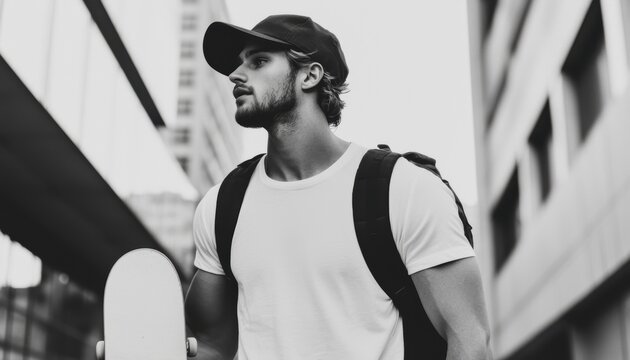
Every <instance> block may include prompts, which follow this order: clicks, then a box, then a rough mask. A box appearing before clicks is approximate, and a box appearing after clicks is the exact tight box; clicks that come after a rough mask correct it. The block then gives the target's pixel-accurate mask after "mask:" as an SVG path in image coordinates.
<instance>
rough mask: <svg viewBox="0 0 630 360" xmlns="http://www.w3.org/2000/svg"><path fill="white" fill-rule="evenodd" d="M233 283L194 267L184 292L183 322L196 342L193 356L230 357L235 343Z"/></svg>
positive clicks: (212, 359) (223, 359)
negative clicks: (184, 317)
mask: <svg viewBox="0 0 630 360" xmlns="http://www.w3.org/2000/svg"><path fill="white" fill-rule="evenodd" d="M236 300H237V290H236V286H235V285H234V284H233V283H231V282H229V280H228V279H227V278H226V277H225V276H223V275H215V274H212V273H209V272H206V271H202V270H197V272H196V273H195V276H194V277H193V279H192V282H191V283H190V287H189V289H188V293H187V294H186V303H185V307H186V325H187V326H188V328H189V329H190V330H191V331H192V333H193V335H194V336H195V337H196V338H197V341H198V343H199V350H198V354H197V357H196V359H199V360H232V359H233V358H234V355H235V354H236V350H237V345H238V324H237V320H236Z"/></svg>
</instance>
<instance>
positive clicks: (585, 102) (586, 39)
mask: <svg viewBox="0 0 630 360" xmlns="http://www.w3.org/2000/svg"><path fill="white" fill-rule="evenodd" d="M562 73H563V74H564V76H565V77H566V78H567V79H568V80H569V84H570V89H569V92H570V93H569V94H568V95H569V96H570V97H571V98H572V99H573V101H571V103H572V104H574V105H571V106H574V107H575V110H577V111H576V113H577V118H576V119H574V121H575V122H576V123H577V137H578V139H579V141H580V142H583V141H584V140H585V139H586V138H587V136H588V134H589V133H590V131H591V129H592V128H593V125H594V124H595V122H596V121H597V118H598V116H599V114H600V113H601V111H602V110H603V108H604V106H605V104H606V101H607V100H608V99H609V98H610V84H609V73H608V63H607V54H606V44H605V41H604V27H603V23H602V11H601V7H600V4H599V0H594V1H593V2H592V3H591V6H590V8H589V9H588V12H587V14H586V17H585V19H584V22H583V23H582V26H581V27H580V30H579V31H578V34H577V36H576V39H575V42H574V43H573V45H572V47H571V50H570V51H569V55H568V56H567V59H566V61H565V63H564V65H563V67H562ZM571 120H573V119H569V121H571Z"/></svg>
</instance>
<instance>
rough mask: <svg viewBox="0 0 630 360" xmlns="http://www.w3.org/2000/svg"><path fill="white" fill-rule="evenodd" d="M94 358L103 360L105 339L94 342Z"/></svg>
mask: <svg viewBox="0 0 630 360" xmlns="http://www.w3.org/2000/svg"><path fill="white" fill-rule="evenodd" d="M96 360H105V341H103V340H101V341H99V342H97V343H96Z"/></svg>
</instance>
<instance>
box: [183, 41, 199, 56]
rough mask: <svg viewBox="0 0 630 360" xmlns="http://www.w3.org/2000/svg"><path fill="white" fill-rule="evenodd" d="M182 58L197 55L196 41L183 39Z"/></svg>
mask: <svg viewBox="0 0 630 360" xmlns="http://www.w3.org/2000/svg"><path fill="white" fill-rule="evenodd" d="M180 55H181V57H182V58H192V57H194V56H195V43H194V42H192V41H183V42H182V47H181V53H180Z"/></svg>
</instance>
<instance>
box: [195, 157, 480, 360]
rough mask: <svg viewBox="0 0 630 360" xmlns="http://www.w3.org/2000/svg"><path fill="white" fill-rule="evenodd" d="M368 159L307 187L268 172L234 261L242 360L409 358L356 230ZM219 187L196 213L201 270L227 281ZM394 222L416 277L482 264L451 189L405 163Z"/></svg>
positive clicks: (394, 197) (343, 164) (341, 164)
mask: <svg viewBox="0 0 630 360" xmlns="http://www.w3.org/2000/svg"><path fill="white" fill-rule="evenodd" d="M366 151H367V150H366V149H365V148H363V147H361V146H358V145H356V144H351V145H350V146H349V147H348V150H346V152H345V153H344V154H343V155H342V156H341V157H340V158H339V159H338V160H337V161H336V162H335V163H334V164H333V165H331V166H330V167H329V168H328V169H326V170H324V171H323V172H321V173H319V174H317V175H315V176H313V177H310V178H307V179H304V180H299V181H289V182H282V181H276V180H273V179H271V178H269V177H268V176H267V175H266V173H265V170H264V161H260V163H259V164H258V167H257V168H256V170H255V171H254V174H253V176H252V180H251V182H250V184H249V187H248V189H247V192H246V194H245V198H244V200H243V205H242V207H241V212H240V215H239V219H238V224H237V226H236V230H235V232H234V237H233V244H232V253H231V254H232V271H233V272H234V276H235V278H236V279H237V282H238V306H237V308H238V326H239V345H238V358H239V360H259V359H262V360H295V359H300V360H304V359H325V360H329V359H344V360H354V359H356V360H376V359H384V360H402V359H403V332H402V321H401V320H400V317H399V315H398V311H397V310H396V308H395V307H394V305H393V303H392V301H391V300H390V299H389V298H388V297H387V295H386V294H385V293H384V292H383V290H382V289H381V288H380V287H379V285H378V283H377V282H376V280H374V278H373V277H372V275H371V273H370V271H369V269H368V267H367V264H366V263H365V260H364V259H363V256H362V254H361V250H360V248H359V245H358V241H357V238H356V234H355V229H354V222H353V215H352V188H353V185H354V178H355V174H356V171H357V169H358V166H359V163H360V161H361V158H362V157H363V155H364V154H365V152H366ZM218 188H219V186H215V187H213V188H212V189H211V190H210V191H209V192H208V193H207V194H206V196H205V197H204V198H203V199H202V201H201V202H200V204H199V206H198V207H197V211H196V213H195V220H194V224H193V230H194V239H195V243H196V246H197V254H196V257H195V266H196V267H198V268H199V269H201V270H204V271H207V272H211V273H215V274H224V272H223V269H222V267H221V263H220V262H219V258H218V255H217V251H216V242H215V237H214V216H215V206H216V200H217V193H218ZM390 217H391V225H392V232H393V234H394V238H395V241H396V246H397V247H398V250H399V252H400V253H401V255H402V258H403V259H404V262H405V264H406V266H407V270H408V272H409V274H413V273H415V272H417V271H420V270H423V269H426V268H429V267H433V266H436V265H439V264H442V263H445V262H448V261H452V260H456V259H461V258H465V257H470V256H474V252H473V250H472V247H471V246H470V245H469V243H468V241H467V240H466V238H465V236H464V234H463V230H462V223H461V220H460V219H459V217H458V214H457V207H456V205H455V202H454V200H453V196H452V194H451V192H450V190H448V188H446V186H445V185H444V184H442V182H441V181H440V180H439V179H438V178H437V177H436V176H435V175H433V174H431V173H430V172H428V171H426V170H424V169H421V168H419V167H417V166H415V165H413V164H411V163H409V162H408V161H406V160H404V159H400V160H399V161H398V162H397V163H396V165H395V167H394V171H393V174H392V180H391V183H390Z"/></svg>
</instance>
